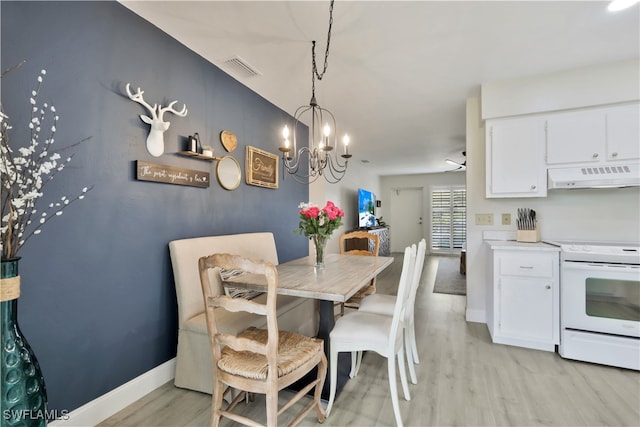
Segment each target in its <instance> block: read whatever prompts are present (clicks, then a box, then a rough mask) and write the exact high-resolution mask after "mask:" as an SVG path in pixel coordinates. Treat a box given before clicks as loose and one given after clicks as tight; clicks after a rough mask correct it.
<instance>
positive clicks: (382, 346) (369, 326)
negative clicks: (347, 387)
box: [327, 245, 416, 426]
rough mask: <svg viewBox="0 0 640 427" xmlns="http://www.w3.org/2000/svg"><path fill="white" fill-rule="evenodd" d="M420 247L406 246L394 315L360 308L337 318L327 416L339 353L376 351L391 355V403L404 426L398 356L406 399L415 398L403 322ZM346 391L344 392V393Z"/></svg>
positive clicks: (333, 394) (332, 333) (399, 422)
mask: <svg viewBox="0 0 640 427" xmlns="http://www.w3.org/2000/svg"><path fill="white" fill-rule="evenodd" d="M415 257H416V250H415V245H414V246H413V248H410V247H408V248H406V249H405V251H404V261H403V263H402V272H401V273H400V281H399V284H398V298H397V301H396V305H395V308H394V313H393V317H391V318H390V317H389V316H386V315H382V314H376V313H367V312H363V311H360V310H357V311H351V312H348V313H345V315H344V316H342V317H340V318H339V319H338V320H336V324H335V326H334V327H333V330H332V331H331V333H330V334H329V341H330V342H329V349H330V355H329V360H330V363H329V378H330V380H329V381H330V393H329V403H328V404H327V415H328V414H329V413H330V412H331V408H332V407H333V402H334V400H335V397H336V380H337V374H338V353H343V352H351V353H353V352H361V351H375V352H376V353H378V354H380V355H381V356H383V357H386V358H387V370H388V373H389V388H390V391H391V403H392V406H393V412H394V415H395V418H396V423H397V424H398V426H402V416H401V415H400V406H399V403H398V390H397V385H396V358H397V359H398V365H397V366H398V369H399V371H400V381H401V383H402V389H403V391H404V397H405V399H406V400H411V395H410V393H409V385H408V384H407V374H406V371H405V366H404V363H405V362H404V343H403V334H402V321H403V319H404V311H405V308H406V301H407V298H406V294H407V292H409V285H410V283H411V275H412V273H413V265H414V263H415ZM343 393H344V392H343Z"/></svg>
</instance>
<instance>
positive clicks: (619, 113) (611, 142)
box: [606, 104, 640, 161]
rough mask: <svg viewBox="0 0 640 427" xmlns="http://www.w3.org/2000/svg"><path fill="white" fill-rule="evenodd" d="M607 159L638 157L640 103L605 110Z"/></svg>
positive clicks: (639, 152)
mask: <svg viewBox="0 0 640 427" xmlns="http://www.w3.org/2000/svg"><path fill="white" fill-rule="evenodd" d="M606 116H607V118H606V120H607V160H614V161H615V160H632V159H640V104H629V105H622V106H618V107H611V108H608V109H607V110H606Z"/></svg>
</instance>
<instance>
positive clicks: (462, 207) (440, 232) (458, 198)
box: [431, 187, 467, 251]
mask: <svg viewBox="0 0 640 427" xmlns="http://www.w3.org/2000/svg"><path fill="white" fill-rule="evenodd" d="M466 240H467V190H466V189H465V188H463V187H446V188H444V187H439V188H433V189H432V190H431V248H432V249H436V250H445V251H446V250H448V251H455V250H459V249H462V246H463V245H464V242H465V241H466Z"/></svg>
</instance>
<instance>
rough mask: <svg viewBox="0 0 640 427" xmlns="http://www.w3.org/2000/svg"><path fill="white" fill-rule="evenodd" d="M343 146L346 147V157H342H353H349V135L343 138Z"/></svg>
mask: <svg viewBox="0 0 640 427" xmlns="http://www.w3.org/2000/svg"><path fill="white" fill-rule="evenodd" d="M342 144H343V145H344V155H343V156H342V157H346V156H349V157H351V155H349V135H347V134H346V133H345V134H344V136H343V137H342Z"/></svg>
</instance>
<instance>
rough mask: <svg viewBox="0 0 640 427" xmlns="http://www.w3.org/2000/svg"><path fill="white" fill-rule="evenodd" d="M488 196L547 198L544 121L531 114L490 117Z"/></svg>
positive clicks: (487, 144) (488, 133)
mask: <svg viewBox="0 0 640 427" xmlns="http://www.w3.org/2000/svg"><path fill="white" fill-rule="evenodd" d="M486 132H487V135H486V171H487V182H486V196H487V198H491V197H545V196H546V195H547V184H546V173H547V171H546V168H545V164H544V151H543V138H544V123H543V120H542V119H541V118H540V117H536V116H528V117H518V118H508V119H496V120H487V124H486Z"/></svg>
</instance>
